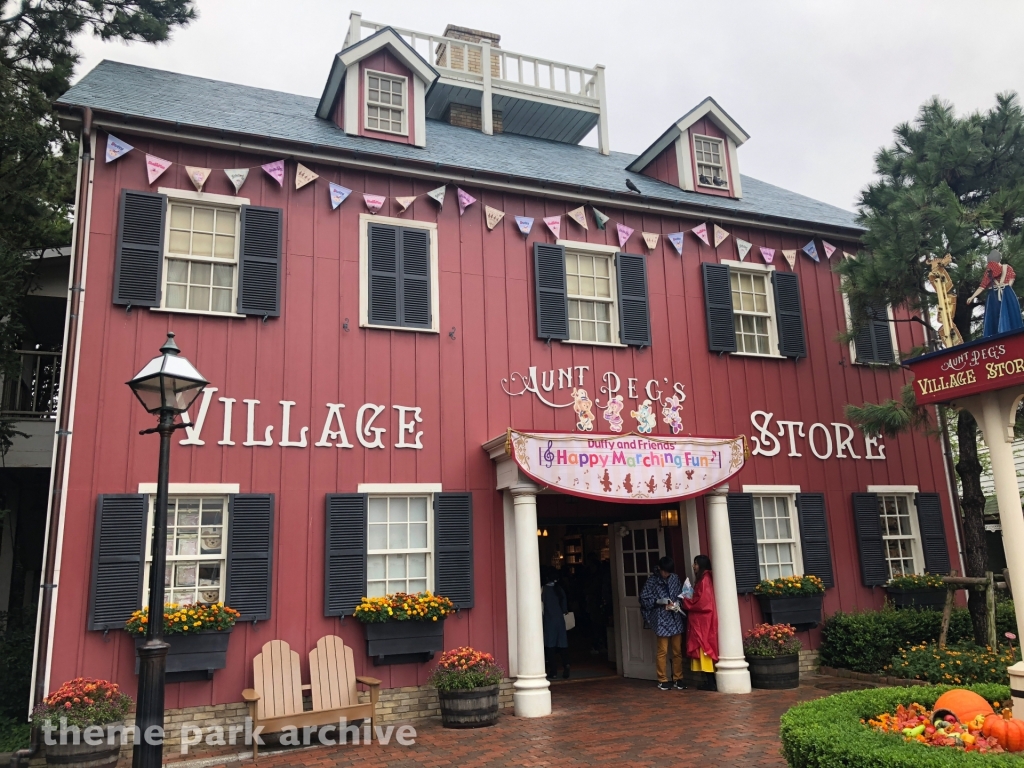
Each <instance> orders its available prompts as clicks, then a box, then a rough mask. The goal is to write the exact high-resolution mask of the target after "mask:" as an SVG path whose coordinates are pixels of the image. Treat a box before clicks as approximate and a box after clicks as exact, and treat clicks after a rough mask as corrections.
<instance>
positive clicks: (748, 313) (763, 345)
mask: <svg viewBox="0 0 1024 768" xmlns="http://www.w3.org/2000/svg"><path fill="white" fill-rule="evenodd" d="M723 263H728V265H729V287H730V288H731V289H732V316H733V328H734V330H735V332H736V352H737V353H738V354H743V355H764V356H769V357H777V356H778V354H779V340H778V335H777V334H778V331H777V329H776V324H775V291H774V290H773V287H772V271H773V270H772V269H770V268H765V267H761V266H760V265H757V264H744V263H742V262H737V261H732V260H726V261H724V262H723Z"/></svg>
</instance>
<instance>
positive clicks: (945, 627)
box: [939, 584, 956, 648]
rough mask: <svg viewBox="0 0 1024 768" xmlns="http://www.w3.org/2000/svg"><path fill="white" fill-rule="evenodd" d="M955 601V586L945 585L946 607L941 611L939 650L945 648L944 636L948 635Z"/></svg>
mask: <svg viewBox="0 0 1024 768" xmlns="http://www.w3.org/2000/svg"><path fill="white" fill-rule="evenodd" d="M955 599H956V585H954V584H947V585H946V605H945V607H944V608H943V609H942V629H941V631H940V632H939V648H945V647H946V635H948V634H949V620H950V618H952V616H953V601H954V600H955Z"/></svg>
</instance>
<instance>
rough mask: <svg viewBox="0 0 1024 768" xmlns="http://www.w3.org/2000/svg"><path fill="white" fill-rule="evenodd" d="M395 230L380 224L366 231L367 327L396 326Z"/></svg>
mask: <svg viewBox="0 0 1024 768" xmlns="http://www.w3.org/2000/svg"><path fill="white" fill-rule="evenodd" d="M399 242H400V239H399V228H398V227H387V226H384V225H383V224H370V225H369V226H368V227H367V250H368V253H367V257H368V260H369V278H370V285H369V301H370V308H369V312H368V316H369V321H370V324H371V325H398V323H399V319H400V315H399V297H398V290H399V279H398V277H399V275H398V272H399V266H398V248H399Z"/></svg>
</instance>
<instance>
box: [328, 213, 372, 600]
mask: <svg viewBox="0 0 1024 768" xmlns="http://www.w3.org/2000/svg"><path fill="white" fill-rule="evenodd" d="M371 226H372V225H371ZM366 507H367V497H366V494H365V493H329V494H327V534H326V536H324V544H325V547H326V552H325V556H324V616H351V615H352V614H353V613H355V610H356V606H357V605H359V602H360V600H362V599H363V597H364V596H365V595H366V525H367V522H366Z"/></svg>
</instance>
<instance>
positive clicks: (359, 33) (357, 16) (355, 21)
mask: <svg viewBox="0 0 1024 768" xmlns="http://www.w3.org/2000/svg"><path fill="white" fill-rule="evenodd" d="M362 37H363V14H361V13H360V12H359V11H352V13H350V14H349V15H348V35H347V36H346V37H345V44H344V45H343V46H342V50H344V49H345V48H348V47H349V46H352V45H355V44H356V43H358V42H359V41H360V40H361V39H362Z"/></svg>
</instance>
